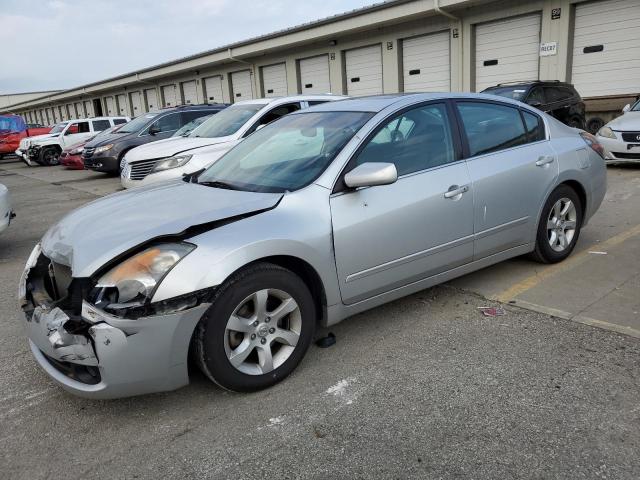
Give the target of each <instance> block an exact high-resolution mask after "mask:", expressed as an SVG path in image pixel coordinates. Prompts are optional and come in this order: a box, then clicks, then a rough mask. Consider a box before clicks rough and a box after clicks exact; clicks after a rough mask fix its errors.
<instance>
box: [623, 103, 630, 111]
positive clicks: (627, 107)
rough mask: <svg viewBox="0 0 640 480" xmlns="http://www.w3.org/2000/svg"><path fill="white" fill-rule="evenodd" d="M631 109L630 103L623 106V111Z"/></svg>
mask: <svg viewBox="0 0 640 480" xmlns="http://www.w3.org/2000/svg"><path fill="white" fill-rule="evenodd" d="M629 110H631V105H629V104H628V103H627V104H626V105H625V106H624V107H622V113H627V112H628V111H629Z"/></svg>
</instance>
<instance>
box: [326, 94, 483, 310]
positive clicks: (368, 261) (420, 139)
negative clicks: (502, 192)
mask: <svg viewBox="0 0 640 480" xmlns="http://www.w3.org/2000/svg"><path fill="white" fill-rule="evenodd" d="M451 119H452V110H451V109H449V108H448V107H447V104H446V103H431V104H423V105H420V106H413V107H411V108H410V109H408V110H405V111H403V112H401V113H399V114H397V115H395V116H394V117H392V118H391V119H389V120H385V121H384V122H383V123H382V124H381V125H380V126H379V127H378V128H377V129H376V130H375V131H374V132H373V133H372V135H370V136H369V138H368V139H367V140H366V141H365V143H364V145H363V147H361V148H360V149H359V150H358V152H356V154H355V155H354V157H353V158H352V159H351V160H350V162H349V165H348V166H347V168H346V169H345V172H348V171H350V170H352V169H353V168H355V167H356V166H357V165H360V164H363V163H368V162H393V163H394V164H395V165H396V169H397V171H398V180H397V181H396V182H395V183H393V184H391V185H384V186H376V187H368V188H361V189H357V190H350V189H347V188H346V187H344V188H338V189H337V190H336V191H335V192H334V193H333V194H332V195H331V198H330V205H331V217H332V224H333V236H334V249H335V258H336V266H337V270H338V276H339V284H340V291H341V294H342V299H343V302H344V303H346V304H352V303H356V302H358V301H361V300H364V299H366V298H369V297H372V296H374V295H377V294H380V293H384V292H387V291H390V290H393V289H395V288H399V287H402V286H405V285H408V284H410V283H413V282H416V281H419V280H421V279H424V278H427V277H430V276H432V275H436V274H438V273H441V272H444V271H447V270H450V269H452V268H455V267H458V266H460V265H464V264H465V263H467V262H470V261H471V259H472V257H473V192H472V189H471V182H470V178H469V173H468V171H467V167H466V165H465V162H464V161H463V160H460V158H461V154H460V153H459V151H458V149H457V148H456V145H457V143H456V139H457V133H456V132H457V130H456V126H455V123H454V122H452V121H451Z"/></svg>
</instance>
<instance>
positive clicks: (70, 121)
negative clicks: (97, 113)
mask: <svg viewBox="0 0 640 480" xmlns="http://www.w3.org/2000/svg"><path fill="white" fill-rule="evenodd" d="M117 118H125V119H126V118H129V117H127V116H126V115H116V116H113V117H91V118H72V119H71V120H63V121H62V122H58V123H56V125H60V124H61V123H72V122H86V121H88V120H112V119H113V120H115V119H117Z"/></svg>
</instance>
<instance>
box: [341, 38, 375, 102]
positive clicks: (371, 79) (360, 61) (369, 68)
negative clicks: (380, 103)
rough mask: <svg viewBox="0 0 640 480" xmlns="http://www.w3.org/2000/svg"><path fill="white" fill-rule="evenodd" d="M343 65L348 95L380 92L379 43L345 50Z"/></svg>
mask: <svg viewBox="0 0 640 480" xmlns="http://www.w3.org/2000/svg"><path fill="white" fill-rule="evenodd" d="M345 67H346V73H347V94H348V95H353V96H359V95H377V94H379V93H382V47H381V46H380V45H374V46H373V47H364V48H356V49H355V50H347V52H346V53H345Z"/></svg>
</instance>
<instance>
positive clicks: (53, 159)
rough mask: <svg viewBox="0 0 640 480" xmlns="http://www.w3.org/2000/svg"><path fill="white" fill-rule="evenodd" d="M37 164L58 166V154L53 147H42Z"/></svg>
mask: <svg viewBox="0 0 640 480" xmlns="http://www.w3.org/2000/svg"><path fill="white" fill-rule="evenodd" d="M39 163H40V164H41V165H46V166H53V165H59V164H60V152H59V151H58V149H57V148H55V147H44V148H43V149H42V151H41V152H40V158H39Z"/></svg>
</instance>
